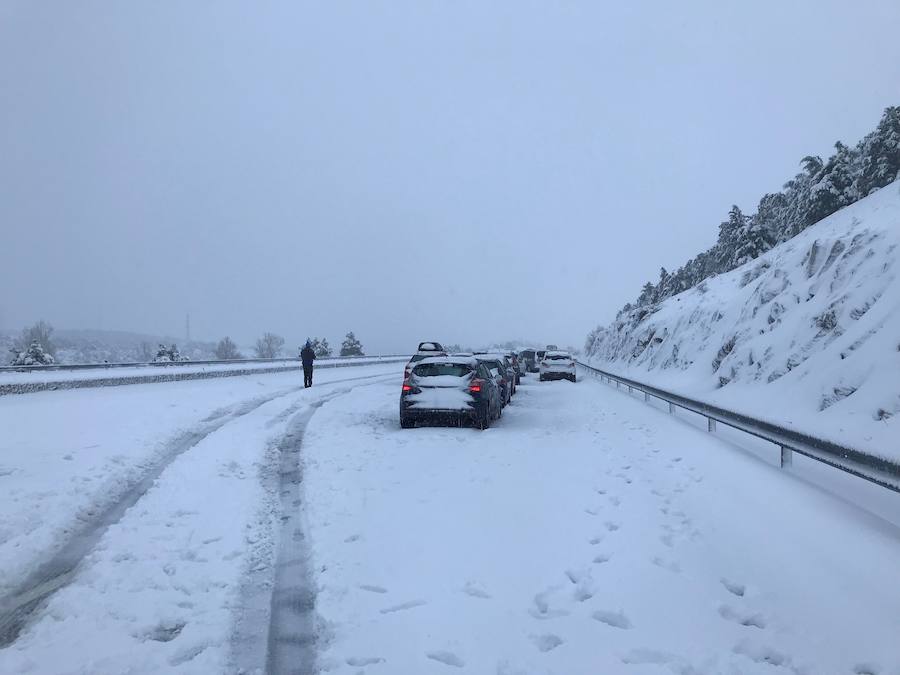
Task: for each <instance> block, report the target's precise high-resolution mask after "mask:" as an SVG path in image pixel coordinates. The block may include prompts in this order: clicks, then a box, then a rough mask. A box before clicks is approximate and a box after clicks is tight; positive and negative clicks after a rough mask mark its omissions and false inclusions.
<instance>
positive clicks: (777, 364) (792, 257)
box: [587, 181, 900, 458]
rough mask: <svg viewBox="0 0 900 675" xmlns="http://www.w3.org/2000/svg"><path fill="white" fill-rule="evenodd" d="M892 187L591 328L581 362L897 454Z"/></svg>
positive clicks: (897, 210) (897, 317)
mask: <svg viewBox="0 0 900 675" xmlns="http://www.w3.org/2000/svg"><path fill="white" fill-rule="evenodd" d="M898 244H900V181H895V182H894V183H891V184H890V185H888V186H886V187H884V188H882V189H881V190H879V191H878V192H876V193H875V194H873V195H870V196H869V197H867V198H865V199H863V200H861V201H859V202H857V203H855V204H853V205H851V206H848V207H846V208H844V209H842V210H840V211H838V212H837V213H835V214H833V215H832V216H829V217H828V218H826V219H824V220H822V221H821V222H819V223H817V224H816V225H814V226H812V227H810V228H808V229H807V230H805V231H804V232H803V233H801V234H800V235H798V236H797V237H794V238H793V239H791V240H789V241H787V242H785V243H783V244H781V245H780V246H778V247H776V248H774V249H772V250H771V251H769V252H768V253H766V254H765V255H763V256H761V257H759V258H758V259H756V260H754V261H752V262H749V263H747V264H745V265H743V266H742V267H739V268H737V269H735V270H733V271H732V272H729V273H727V274H723V275H720V276H718V277H714V278H712V279H708V280H706V281H705V282H703V283H702V284H700V285H698V286H697V287H695V288H692V289H690V290H688V291H685V292H683V293H681V294H679V295H676V296H674V297H671V298H669V299H668V300H666V301H664V302H662V303H660V304H658V305H656V306H653V307H649V308H639V309H636V310H633V311H631V312H630V313H627V314H623V315H622V316H621V317H620V318H619V320H617V321H616V322H614V323H613V324H612V325H611V326H609V327H606V328H598V329H597V330H596V331H594V332H593V333H591V335H590V336H589V337H588V342H587V353H588V357H589V359H590V360H591V362H592V363H594V364H595V365H596V366H598V367H601V368H605V369H608V370H610V371H612V372H616V373H619V374H623V375H629V376H632V377H633V378H634V379H637V380H640V381H645V382H648V383H651V384H655V385H657V386H661V387H666V388H669V389H673V390H676V391H678V392H680V393H685V394H689V395H693V396H696V397H698V398H702V399H704V400H708V401H711V402H714V403H717V404H719V405H723V406H725V407H730V408H733V409H737V410H741V411H744V412H748V413H751V414H755V415H759V416H762V417H765V418H767V419H770V420H773V421H776V422H779V423H783V424H789V425H791V426H793V427H795V428H798V429H801V430H804V431H807V432H810V433H813V434H817V435H822V436H826V437H829V438H832V439H834V440H837V441H839V442H843V443H848V444H850V445H852V446H855V447H858V448H860V449H865V450H868V451H872V452H876V453H878V454H881V455H885V456H889V457H893V458H900V415H898V413H900V281H898V278H897V274H898V268H897V260H898V257H900V248H898Z"/></svg>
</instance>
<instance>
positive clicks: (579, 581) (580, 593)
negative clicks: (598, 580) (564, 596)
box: [566, 570, 595, 602]
mask: <svg viewBox="0 0 900 675" xmlns="http://www.w3.org/2000/svg"><path fill="white" fill-rule="evenodd" d="M566 577H568V579H569V581H570V582H572V584H573V585H574V586H575V590H574V592H573V593H572V597H573V598H574V599H575V601H576V602H584V601H585V600H590V599H591V598H593V597H594V592H595V587H594V580H593V578H592V577H591V573H590V570H566Z"/></svg>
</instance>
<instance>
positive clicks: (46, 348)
mask: <svg viewBox="0 0 900 675" xmlns="http://www.w3.org/2000/svg"><path fill="white" fill-rule="evenodd" d="M52 335H53V326H51V325H50V324H49V323H47V322H46V321H44V320H43V319H41V320H40V321H38V322H37V323H36V324H34V325H33V326H29V327H28V328H25V329H24V330H22V335H21V336H20V337H19V340H18V345H17V347H18V351H20V352H24V353H28V351H29V350H30V349H31V345H32V344H33V343H35V342H37V343H38V345H40V347H41V350H42V351H43V352H46V353H47V354H49V355H50V356H52V357H54V358H55V357H56V344H55V343H54V342H53V338H52Z"/></svg>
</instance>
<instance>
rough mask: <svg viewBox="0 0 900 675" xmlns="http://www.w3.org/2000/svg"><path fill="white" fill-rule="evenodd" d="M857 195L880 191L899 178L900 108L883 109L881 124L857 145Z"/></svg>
mask: <svg viewBox="0 0 900 675" xmlns="http://www.w3.org/2000/svg"><path fill="white" fill-rule="evenodd" d="M861 151H862V155H863V160H862V166H861V174H862V175H861V176H860V179H859V193H860V195H862V196H866V195H868V194H870V193H871V192H872V191H874V190H877V189H878V188H882V187H884V186H885V185H887V184H888V183H890V182H891V181H893V180H895V179H896V178H897V176H898V175H900V106H893V107H890V108H887V109H885V111H884V115H882V117H881V121H880V122H879V123H878V126H877V127H876V128H875V131H873V132H872V133H871V134H869V135H868V136H866V137H865V138H864V139H863V141H862V143H861Z"/></svg>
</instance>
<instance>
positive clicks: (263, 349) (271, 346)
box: [256, 333, 284, 359]
mask: <svg viewBox="0 0 900 675" xmlns="http://www.w3.org/2000/svg"><path fill="white" fill-rule="evenodd" d="M283 346H284V338H283V337H281V336H280V335H275V333H263V336H262V337H261V338H259V339H258V340H257V341H256V357H257V358H260V359H274V358H275V357H276V356H278V354H279V353H280V352H281V348H282V347H283Z"/></svg>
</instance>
